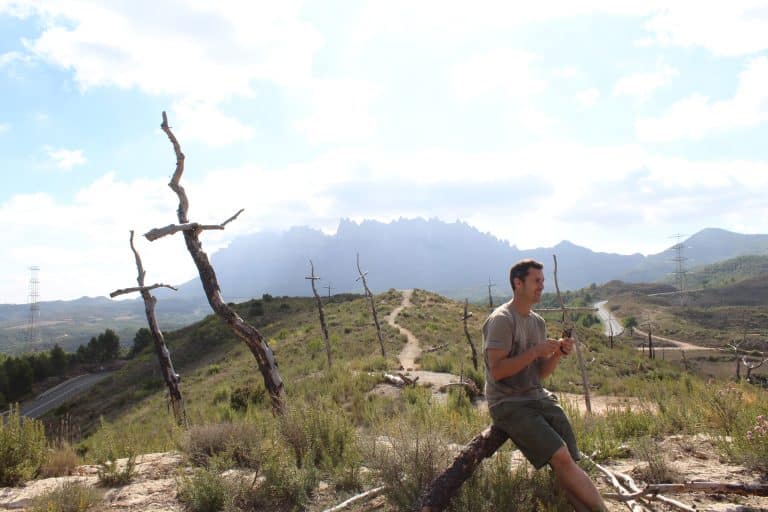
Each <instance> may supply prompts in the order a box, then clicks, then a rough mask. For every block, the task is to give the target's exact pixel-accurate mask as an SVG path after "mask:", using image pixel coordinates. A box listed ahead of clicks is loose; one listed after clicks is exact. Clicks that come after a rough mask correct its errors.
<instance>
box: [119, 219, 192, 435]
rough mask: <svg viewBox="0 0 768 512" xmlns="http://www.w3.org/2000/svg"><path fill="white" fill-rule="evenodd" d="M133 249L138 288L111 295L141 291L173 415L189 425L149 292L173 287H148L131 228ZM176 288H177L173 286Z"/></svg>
mask: <svg viewBox="0 0 768 512" xmlns="http://www.w3.org/2000/svg"><path fill="white" fill-rule="evenodd" d="M130 245H131V251H133V255H134V258H135V260H136V270H137V271H138V277H137V278H136V281H137V282H138V283H139V286H138V288H136V289H130V290H117V291H115V292H113V293H111V294H110V297H116V296H118V295H122V294H123V293H128V292H130V291H138V292H140V293H141V298H142V299H144V313H145V314H146V316H147V324H148V325H149V331H150V332H151V333H152V340H153V342H154V345H155V354H157V360H158V362H159V363H160V373H161V374H162V375H163V380H164V381H165V385H166V386H167V387H168V399H169V400H170V404H171V410H172V411H173V417H174V419H175V420H176V423H177V424H178V425H183V426H184V427H186V426H187V414H186V411H185V410H184V401H183V399H182V397H181V390H180V389H179V382H181V377H180V376H179V374H178V373H176V371H175V370H174V369H173V362H172V361H171V353H170V351H169V350H168V346H167V345H166V344H165V338H164V337H163V332H162V331H161V330H160V326H159V325H158V323H157V317H156V316H155V304H157V299H156V298H155V297H154V296H153V295H152V294H151V293H149V290H150V289H152V288H158V287H166V288H173V287H172V286H167V285H152V286H150V287H147V286H145V285H144V276H145V275H146V272H145V271H144V265H143V264H142V263H141V257H140V256H139V252H138V251H137V250H136V247H135V246H134V245H133V230H131V238H130ZM173 289H174V290H175V288H173Z"/></svg>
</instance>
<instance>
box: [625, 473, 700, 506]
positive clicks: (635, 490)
mask: <svg viewBox="0 0 768 512" xmlns="http://www.w3.org/2000/svg"><path fill="white" fill-rule="evenodd" d="M615 473H616V476H618V477H619V478H620V479H621V480H623V481H624V482H625V483H626V485H627V488H628V489H629V490H630V491H632V493H635V494H636V493H638V492H639V491H640V488H639V487H638V485H637V484H636V483H635V481H634V480H633V479H632V477H631V476H629V475H627V474H626V473H621V472H619V471H616V472H615ZM638 499H651V500H656V501H660V502H662V503H665V504H667V505H670V506H671V507H673V508H676V509H679V510H683V511H684V512H696V509H695V508H692V507H689V506H688V505H686V504H685V503H682V502H680V501H677V500H673V499H672V498H667V497H666V496H662V495H661V494H658V493H656V494H649V495H647V496H642V497H638Z"/></svg>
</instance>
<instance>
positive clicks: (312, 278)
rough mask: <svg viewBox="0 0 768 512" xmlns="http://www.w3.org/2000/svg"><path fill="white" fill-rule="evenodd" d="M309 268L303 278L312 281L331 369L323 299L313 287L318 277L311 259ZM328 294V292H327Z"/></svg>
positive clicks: (329, 363)
mask: <svg viewBox="0 0 768 512" xmlns="http://www.w3.org/2000/svg"><path fill="white" fill-rule="evenodd" d="M309 268H310V269H311V271H312V273H311V274H310V275H309V276H307V277H305V278H304V279H309V282H310V283H312V294H313V295H314V296H315V302H316V303H317V312H318V314H319V315H320V330H321V331H322V332H323V341H325V355H326V356H327V357H328V369H329V370H330V369H331V363H332V360H331V342H330V341H329V340H328V327H326V326H325V314H324V313H323V301H322V300H320V295H318V293H317V288H315V281H317V280H318V279H320V278H319V277H318V276H316V275H315V265H314V264H313V263H312V260H309ZM329 295H330V292H329Z"/></svg>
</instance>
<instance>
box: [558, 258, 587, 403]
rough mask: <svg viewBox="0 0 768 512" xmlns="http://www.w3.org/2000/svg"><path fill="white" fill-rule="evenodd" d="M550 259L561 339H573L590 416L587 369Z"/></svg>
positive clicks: (571, 318)
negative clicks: (559, 311)
mask: <svg viewBox="0 0 768 512" xmlns="http://www.w3.org/2000/svg"><path fill="white" fill-rule="evenodd" d="M552 259H553V260H554V261H555V271H554V274H555V290H556V291H557V300H558V302H559V303H560V308H561V309H562V311H563V338H574V341H575V343H574V344H573V347H574V348H575V349H576V357H577V359H578V361H579V370H580V371H581V383H582V385H583V386H584V401H585V402H586V404H587V412H588V413H589V414H592V399H591V398H590V396H589V379H588V378H587V369H586V368H585V366H584V357H583V356H582V355H581V347H580V343H579V341H578V340H576V339H575V338H576V333H575V329H574V325H573V317H572V316H571V315H570V314H569V313H568V309H567V308H566V307H565V303H564V302H563V296H562V295H561V294H560V286H559V285H558V284H557V256H556V255H554V254H553V255H552Z"/></svg>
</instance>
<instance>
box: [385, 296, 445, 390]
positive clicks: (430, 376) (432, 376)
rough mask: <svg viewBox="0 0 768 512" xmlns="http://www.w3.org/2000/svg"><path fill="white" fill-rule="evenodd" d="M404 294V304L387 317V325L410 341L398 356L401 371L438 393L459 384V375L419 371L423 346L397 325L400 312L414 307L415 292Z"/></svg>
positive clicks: (414, 336) (412, 335) (411, 334)
mask: <svg viewBox="0 0 768 512" xmlns="http://www.w3.org/2000/svg"><path fill="white" fill-rule="evenodd" d="M402 293H403V302H402V303H401V304H400V305H399V306H398V307H396V308H395V309H393V310H392V312H391V313H390V314H389V315H387V317H386V320H387V323H388V324H389V325H391V326H392V327H394V328H395V329H397V330H398V331H400V334H402V335H404V336H405V337H406V338H407V340H408V341H407V342H406V344H405V346H404V347H403V349H402V350H401V351H400V353H399V354H398V356H397V358H398V360H399V361H400V366H401V369H402V370H405V373H406V375H408V376H409V377H413V378H416V377H418V378H419V383H421V384H431V385H432V386H434V387H435V391H437V389H438V388H439V387H440V386H444V385H446V384H450V383H454V382H459V376H458V375H453V374H451V373H437V372H428V371H424V370H419V368H420V366H419V364H418V363H416V359H418V358H419V356H421V346H420V344H419V339H418V338H417V337H416V335H414V334H413V333H412V332H411V331H409V330H408V329H406V328H405V327H403V326H401V325H400V324H398V323H397V316H398V315H399V314H400V312H401V311H402V310H403V309H405V308H410V307H413V303H412V302H411V297H413V290H412V289H411V290H402Z"/></svg>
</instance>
